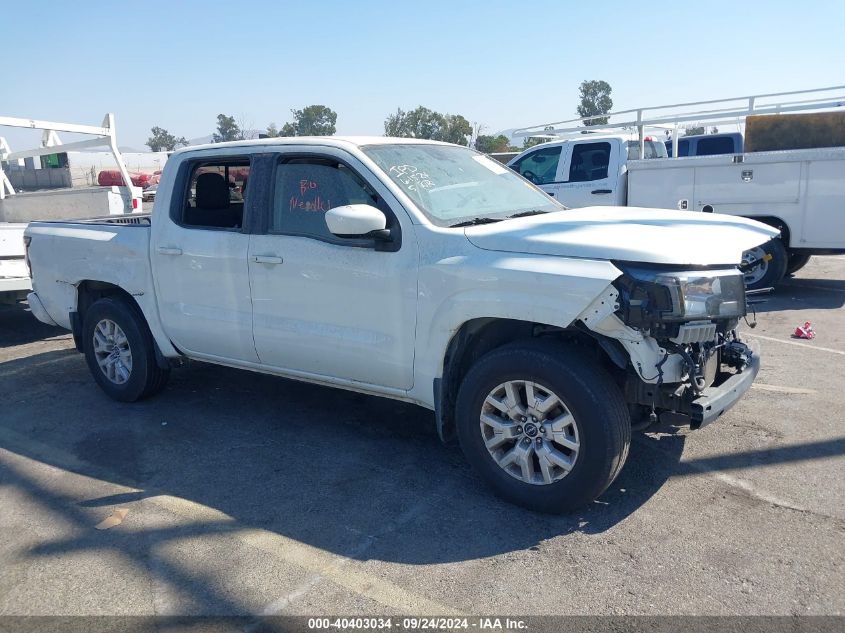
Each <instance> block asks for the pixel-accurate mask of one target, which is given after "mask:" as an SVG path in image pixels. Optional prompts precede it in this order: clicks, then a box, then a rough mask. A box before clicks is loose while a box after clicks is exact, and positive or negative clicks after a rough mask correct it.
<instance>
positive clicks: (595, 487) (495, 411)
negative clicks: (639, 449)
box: [457, 340, 631, 512]
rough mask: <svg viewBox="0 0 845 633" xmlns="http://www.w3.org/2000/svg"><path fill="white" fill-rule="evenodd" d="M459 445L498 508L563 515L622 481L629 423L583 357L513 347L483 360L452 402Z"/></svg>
mask: <svg viewBox="0 0 845 633" xmlns="http://www.w3.org/2000/svg"><path fill="white" fill-rule="evenodd" d="M457 423H458V438H459V440H460V444H461V448H462V449H463V451H464V454H465V455H466V457H467V460H468V461H469V462H470V464H471V465H472V466H473V467H474V468H475V469H476V470H477V471H478V472H479V473H480V474H481V476H482V477H483V478H484V479H485V480H486V481H487V483H488V484H489V485H490V486H491V487H492V488H493V490H494V491H495V492H496V493H497V494H498V495H499V496H501V497H503V498H504V499H506V500H508V501H510V502H512V503H515V504H517V505H521V506H524V507H526V508H529V509H532V510H538V511H541V512H563V511H567V510H571V509H574V508H577V507H579V506H582V505H584V504H586V503H589V502H590V501H593V500H594V499H596V498H597V497H598V496H599V495H600V494H601V493H602V492H604V490H605V489H606V488H607V487H608V486H609V485H610V484H611V482H612V481H613V480H614V479H615V478H616V476H617V475H618V474H619V471H620V470H621V469H622V466H623V464H624V463H625V459H626V457H627V454H628V446H629V444H630V441H631V423H630V419H629V417H628V412H627V407H626V406H625V402H624V400H623V399H622V394H621V393H620V391H619V388H618V387H617V386H616V384H615V383H614V382H613V381H612V380H611V379H610V377H609V375H608V374H607V373H606V372H605V371H604V370H603V369H602V368H601V367H600V366H598V364H596V363H595V362H593V361H591V360H590V359H589V358H586V357H585V354H584V352H583V351H580V350H579V349H578V348H575V347H573V346H567V345H562V344H559V343H556V342H551V341H545V342H541V341H539V340H538V341H528V342H525V343H515V344H512V345H507V346H505V347H502V348H499V349H497V350H494V351H492V352H490V353H489V354H487V355H486V356H484V357H483V358H481V359H480V360H479V361H478V362H477V363H476V364H475V365H474V366H473V367H472V368H471V369H470V371H469V372H468V373H467V375H466V378H465V379H464V382H463V384H462V385H461V388H460V390H459V393H458V401H457Z"/></svg>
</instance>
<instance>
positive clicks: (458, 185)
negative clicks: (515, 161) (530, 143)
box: [362, 143, 565, 226]
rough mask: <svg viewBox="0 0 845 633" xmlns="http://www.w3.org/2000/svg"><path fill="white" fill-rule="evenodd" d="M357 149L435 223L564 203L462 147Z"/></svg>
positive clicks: (499, 215)
mask: <svg viewBox="0 0 845 633" xmlns="http://www.w3.org/2000/svg"><path fill="white" fill-rule="evenodd" d="M362 149H363V151H364V153H365V154H366V155H367V156H369V157H370V158H371V159H372V160H373V161H374V162H375V163H376V164H377V165H378V166H379V167H380V168H381V169H382V170H383V171H384V173H386V174H387V175H388V177H389V178H390V179H391V180H392V181H393V182H395V183H396V184H397V185H398V186H399V188H400V189H402V191H403V192H404V193H406V194H407V195H408V197H409V198H411V200H413V201H414V203H415V204H416V205H417V206H418V207H419V208H420V210H421V211H422V212H423V213H425V215H426V216H427V217H428V219H429V220H431V221H432V222H433V223H434V224H437V225H439V226H451V225H454V224H458V223H461V222H463V221H466V220H472V219H479V218H485V219H486V218H489V219H491V220H492V219H504V218H507V217H510V216H512V215H515V214H518V213H526V212H538V213H542V212H548V211H560V210H562V209H564V208H565V207H563V206H562V205H560V204H558V203H557V202H555V201H554V200H553V199H552V198H550V197H549V196H548V195H547V194H545V193H544V192H543V191H541V190H540V189H537V188H536V187H535V186H534V185H532V184H530V183H528V182H526V181H525V180H523V179H522V178H520V177H519V176H517V175H516V174H514V173H513V172H512V171H511V170H510V169H508V168H507V167H505V166H504V165H502V164H500V163H498V162H496V161H495V160H493V159H492V158H489V157H487V156H485V155H484V154H479V153H478V152H474V151H472V150H470V149H467V148H465V147H458V146H449V145H426V144H421V143H409V144H407V145H405V144H397V145H369V146H366V147H363V148H362Z"/></svg>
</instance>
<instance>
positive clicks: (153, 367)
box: [82, 297, 170, 402]
mask: <svg viewBox="0 0 845 633" xmlns="http://www.w3.org/2000/svg"><path fill="white" fill-rule="evenodd" d="M82 345H83V350H84V352H85V360H86V361H87V363H88V369H89V370H90V371H91V374H92V375H93V376H94V380H96V381H97V384H98V385H100V387H101V388H102V390H103V391H105V392H106V393H107V394H108V395H109V396H111V397H112V398H114V399H115V400H120V401H121V402H134V401H135V400H140V399H141V398H146V397H147V396H151V395H153V394H154V393H157V392H159V391H161V390H162V389H163V388H164V386H165V384H166V383H167V379H168V377H169V376H170V370H168V369H162V368H161V367H159V366H158V364H157V362H156V357H155V347H154V345H153V338H152V334H150V330H149V328H148V327H147V323H146V321H145V320H144V318H143V316H142V315H141V314H140V313H139V311H138V310H137V309H136V308H134V307H133V306H130V305H127V303H126V302H125V301H122V300H120V299H115V298H111V297H106V298H103V299H99V300H98V301H96V302H95V303H94V304H93V305H92V306H91V307H90V308H88V311H87V312H86V313H85V322H84V324H83V327H82Z"/></svg>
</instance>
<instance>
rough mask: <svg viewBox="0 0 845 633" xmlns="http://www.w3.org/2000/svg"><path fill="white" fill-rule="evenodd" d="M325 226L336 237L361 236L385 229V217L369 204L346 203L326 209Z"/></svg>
mask: <svg viewBox="0 0 845 633" xmlns="http://www.w3.org/2000/svg"><path fill="white" fill-rule="evenodd" d="M325 217H326V226H328V227H329V232H330V233H331V234H332V235H337V236H338V237H363V236H365V235H370V234H375V235H378V234H379V233H380V232H382V231H385V230H386V228H387V218H386V217H385V215H384V213H382V212H381V211H379V210H378V209H376V208H375V207H373V206H370V205H369V204H347V205H344V206H342V207H334V208H332V209H329V210H328V211H326V216H325Z"/></svg>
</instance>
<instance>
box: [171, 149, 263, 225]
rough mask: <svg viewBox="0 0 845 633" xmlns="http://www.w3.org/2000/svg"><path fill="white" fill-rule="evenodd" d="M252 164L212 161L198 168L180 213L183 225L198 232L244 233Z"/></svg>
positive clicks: (240, 160)
mask: <svg viewBox="0 0 845 633" xmlns="http://www.w3.org/2000/svg"><path fill="white" fill-rule="evenodd" d="M248 179H249V160H246V159H239V160H209V161H203V162H199V163H196V164H194V165H193V166H192V167H191V173H190V177H189V180H188V188H187V191H186V192H185V196H184V198H183V201H182V205H181V208H180V209H179V218H177V219H178V221H179V224H182V225H183V226H187V227H194V228H208V229H228V230H240V229H241V227H242V226H243V218H244V196H245V195H246V193H245V192H246V186H247V181H248Z"/></svg>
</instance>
